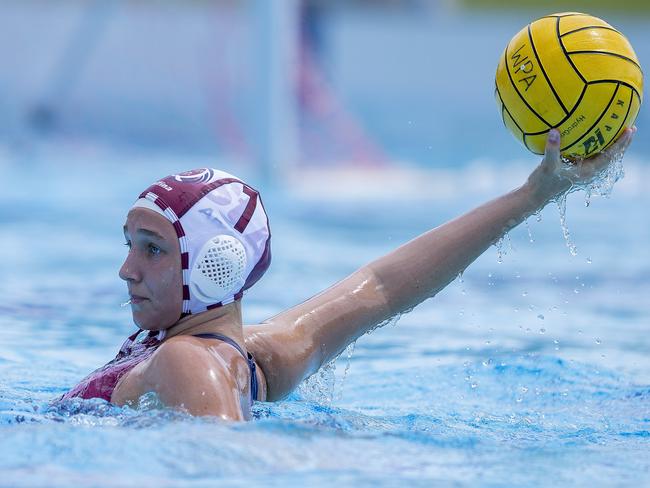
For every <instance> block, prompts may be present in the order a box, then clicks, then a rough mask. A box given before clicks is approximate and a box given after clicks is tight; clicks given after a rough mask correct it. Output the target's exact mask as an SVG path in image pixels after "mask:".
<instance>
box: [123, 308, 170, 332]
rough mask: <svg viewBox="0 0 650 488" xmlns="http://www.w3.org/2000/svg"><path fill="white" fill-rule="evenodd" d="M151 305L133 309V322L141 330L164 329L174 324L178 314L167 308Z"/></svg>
mask: <svg viewBox="0 0 650 488" xmlns="http://www.w3.org/2000/svg"><path fill="white" fill-rule="evenodd" d="M147 305H151V306H143V307H139V308H138V309H133V322H134V323H135V325H137V326H138V327H139V328H141V329H142V330H154V331H155V330H165V329H168V328H169V327H171V326H172V325H174V324H175V323H176V322H177V321H178V319H179V318H180V316H175V317H173V316H172V315H175V314H173V313H170V312H169V311H167V310H159V309H156V307H154V306H153V305H152V304H147Z"/></svg>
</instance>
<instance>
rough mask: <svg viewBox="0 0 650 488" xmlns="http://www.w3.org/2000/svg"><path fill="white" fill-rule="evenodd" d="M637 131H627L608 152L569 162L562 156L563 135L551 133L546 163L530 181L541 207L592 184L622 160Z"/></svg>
mask: <svg viewBox="0 0 650 488" xmlns="http://www.w3.org/2000/svg"><path fill="white" fill-rule="evenodd" d="M635 132H636V127H632V128H631V129H625V130H624V131H623V133H622V134H621V136H620V137H619V138H618V139H617V140H616V142H615V143H614V144H612V145H611V146H610V147H609V148H607V149H606V150H605V151H602V152H600V153H598V154H596V155H595V156H592V157H591V158H589V159H584V160H579V161H575V162H569V161H566V160H563V159H562V157H561V156H560V133H559V131H558V130H557V129H552V130H550V131H549V133H548V138H547V140H546V149H545V151H544V159H542V162H541V164H540V165H539V166H538V167H537V169H535V171H533V173H532V174H531V175H530V177H529V178H528V185H529V186H530V187H531V188H532V189H533V191H534V195H535V196H536V197H537V198H539V199H540V200H541V201H540V203H546V202H548V201H549V200H552V199H553V198H557V197H558V196H560V195H562V194H563V193H566V192H567V191H569V190H570V189H571V187H573V186H575V185H584V184H588V183H590V182H592V181H593V180H594V179H595V178H596V177H598V175H600V174H601V173H602V172H603V171H604V170H605V169H607V167H608V166H609V165H610V164H611V163H612V162H613V161H614V160H616V159H619V158H622V157H623V154H625V151H626V150H627V148H628V146H629V145H630V143H631V142H632V138H633V136H634V133H635Z"/></svg>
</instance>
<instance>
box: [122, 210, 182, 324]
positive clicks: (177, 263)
mask: <svg viewBox="0 0 650 488" xmlns="http://www.w3.org/2000/svg"><path fill="white" fill-rule="evenodd" d="M124 237H125V239H126V245H127V246H128V247H129V252H128V255H127V257H126V260H125V261H124V264H123V265H122V267H121V268H120V273H119V274H120V278H122V279H123V280H124V281H126V284H127V288H128V290H129V298H130V303H131V312H132V313H133V321H134V322H135V323H136V325H137V326H138V327H140V328H141V329H145V330H163V329H167V328H169V327H170V326H172V325H174V323H176V322H177V321H178V319H179V318H180V316H181V311H182V306H183V292H182V271H181V253H180V246H179V243H178V238H177V236H176V232H175V230H174V227H173V226H172V224H171V223H170V222H169V221H168V220H167V219H165V218H164V217H163V216H162V215H159V214H158V213H156V212H154V211H153V210H149V209H145V208H134V209H133V210H131V211H130V212H129V214H128V216H127V218H126V224H125V225H124Z"/></svg>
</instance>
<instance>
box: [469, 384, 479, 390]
mask: <svg viewBox="0 0 650 488" xmlns="http://www.w3.org/2000/svg"><path fill="white" fill-rule="evenodd" d="M469 386H471V387H472V389H475V388H477V387H478V383H472V384H471V385H469Z"/></svg>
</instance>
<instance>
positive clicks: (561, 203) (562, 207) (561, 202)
mask: <svg viewBox="0 0 650 488" xmlns="http://www.w3.org/2000/svg"><path fill="white" fill-rule="evenodd" d="M566 197H567V195H566V194H564V195H562V196H561V197H559V198H558V199H557V201H556V203H557V208H558V210H559V212H560V227H561V228H562V236H563V237H564V242H565V243H566V246H567V248H568V249H569V252H570V253H571V255H572V256H577V254H578V248H577V247H576V245H575V244H574V243H573V241H572V240H571V233H570V232H569V226H568V225H567V223H566Z"/></svg>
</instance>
